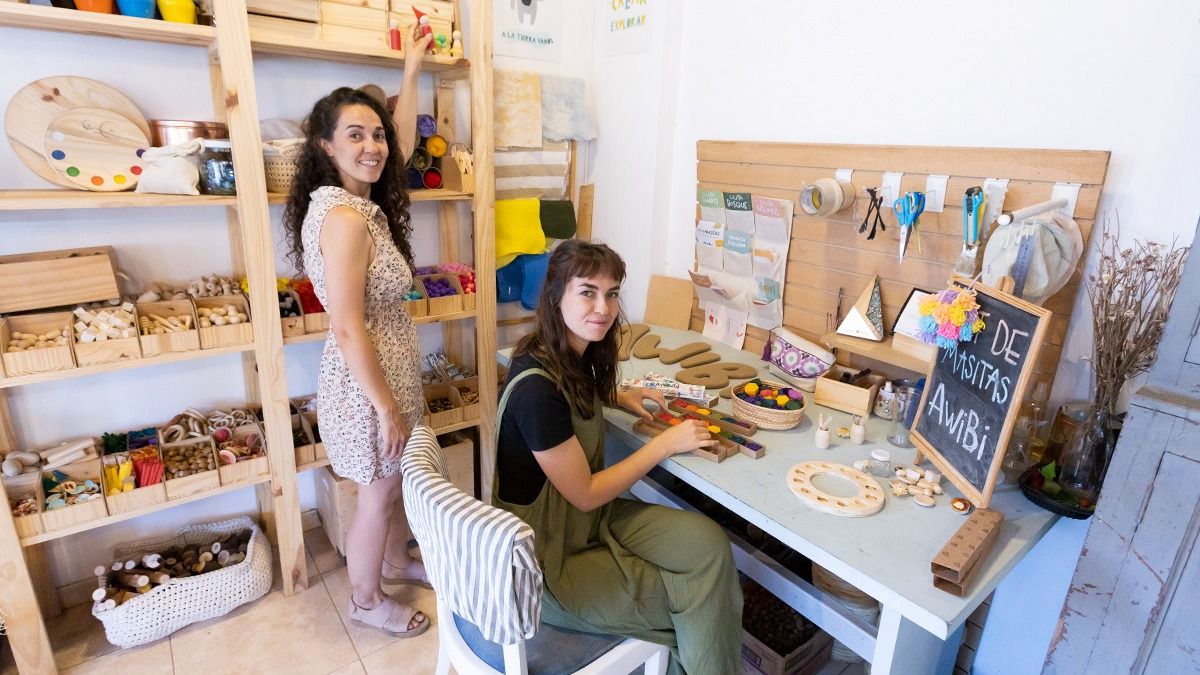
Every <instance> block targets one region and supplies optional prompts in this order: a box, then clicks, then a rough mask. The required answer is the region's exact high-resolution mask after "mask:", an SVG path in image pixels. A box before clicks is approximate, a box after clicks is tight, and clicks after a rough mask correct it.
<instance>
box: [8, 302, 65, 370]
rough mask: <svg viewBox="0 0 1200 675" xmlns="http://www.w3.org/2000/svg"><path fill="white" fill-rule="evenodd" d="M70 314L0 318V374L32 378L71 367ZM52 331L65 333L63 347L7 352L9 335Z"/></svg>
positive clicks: (56, 313) (59, 313) (10, 340)
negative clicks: (1, 371) (0, 368)
mask: <svg viewBox="0 0 1200 675" xmlns="http://www.w3.org/2000/svg"><path fill="white" fill-rule="evenodd" d="M74 318H75V315H74V314H71V313H70V312H50V313H47V314H23V315H18V316H10V317H8V318H6V319H0V351H2V352H3V357H2V359H0V360H3V362H4V373H5V375H7V376H8V377H17V376H18V375H32V374H33V373H45V372H49V371H54V370H70V369H71V368H74V367H75V354H74V353H73V352H72V351H71V341H72V340H73V338H72V337H71V336H72V329H71V319H74ZM52 330H59V331H66V335H67V336H68V337H67V344H66V345H63V346H61V347H46V348H45V349H31V350H29V351H23V352H12V353H9V351H8V345H9V343H10V342H12V334H13V333H36V334H39V335H40V334H43V333H48V332H50V331H52Z"/></svg>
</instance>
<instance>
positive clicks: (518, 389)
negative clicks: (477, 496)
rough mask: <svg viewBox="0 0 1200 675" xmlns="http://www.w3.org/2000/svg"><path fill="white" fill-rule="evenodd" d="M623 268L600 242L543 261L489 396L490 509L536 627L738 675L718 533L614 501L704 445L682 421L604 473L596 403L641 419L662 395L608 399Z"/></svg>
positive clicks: (730, 587) (733, 605) (708, 442)
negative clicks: (614, 640) (526, 585)
mask: <svg viewBox="0 0 1200 675" xmlns="http://www.w3.org/2000/svg"><path fill="white" fill-rule="evenodd" d="M624 278H625V263H624V261H622V260H621V257H620V256H619V255H617V254H616V252H614V251H613V250H612V249H610V248H609V247H607V246H605V245H603V244H590V243H586V242H582V241H579V240H576V239H572V240H568V241H565V242H563V243H562V244H560V245H559V246H558V248H557V249H556V250H555V251H554V254H553V255H552V256H551V257H550V266H549V270H548V272H547V274H546V283H545V286H543V288H542V296H541V300H540V301H539V303H538V308H537V322H536V327H535V328H534V331H533V333H531V334H530V335H528V336H526V337H525V338H523V339H522V340H521V341H520V343H518V344H517V347H516V349H515V350H514V353H513V359H512V363H511V364H510V368H509V379H508V384H507V385H506V387H505V390H504V395H503V396H502V397H501V398H500V410H499V412H498V413H497V416H498V418H499V427H500V428H499V432H498V433H499V439H498V443H497V456H496V479H495V485H494V491H493V494H494V495H495V496H494V498H493V501H494V502H495V504H496V505H497V506H499V507H500V508H503V509H505V510H507V511H510V512H512V513H514V514H516V515H517V516H518V517H519V518H521V519H522V520H524V521H525V522H527V523H529V525H530V527H532V528H533V531H534V548H535V551H536V554H537V558H538V562H540V563H541V565H542V571H543V574H544V580H545V582H544V583H545V585H544V592H543V595H542V619H543V620H544V621H546V622H548V623H550V624H552V625H556V626H562V627H564V628H570V629H574V630H581V631H585V632H591V633H605V634H616V635H625V636H629V637H635V638H638V639H641V640H646V641H648V642H654V643H658V644H664V645H668V646H670V647H672V650H671V661H670V668H671V672H672V673H681V672H686V673H690V674H691V675H729V674H730V673H736V672H738V659H739V656H740V653H741V625H742V620H741V617H742V593H741V590H740V588H739V587H738V579H737V570H736V569H735V568H734V565H733V553H732V550H731V548H730V544H729V538H728V537H727V536H726V535H725V532H724V531H723V530H722V529H721V528H720V527H719V526H718V525H717V524H716V523H714V522H713V521H711V520H709V519H708V518H706V517H704V516H702V515H699V514H695V513H689V512H686V511H679V510H676V509H669V508H666V507H662V506H656V505H650V504H643V503H641V502H636V501H630V500H627V499H619V498H618V495H621V494H623V493H624V492H625V491H626V490H628V489H629V488H630V486H632V485H633V484H634V483H636V482H637V481H638V480H640V479H641V478H642V476H645V475H646V473H647V472H649V471H650V469H652V468H654V467H655V466H656V465H658V464H659V463H660V462H662V461H664V460H666V459H667V458H669V457H671V456H672V455H675V454H678V453H681V452H688V451H690V450H693V449H695V448H700V447H709V446H712V445H714V444H715V443H716V441H714V440H712V438H711V436H710V435H709V433H708V431H706V430H705V428H704V426H703V425H701V424H700V423H699V422H694V421H688V422H684V423H682V424H679V425H677V426H674V427H672V428H671V429H669V430H667V431H666V432H664V433H663V434H661V435H659V436H657V437H655V438H653V439H652V440H651V441H650V442H649V443H647V444H646V445H644V446H642V447H641V448H639V449H638V450H637V451H635V452H634V453H633V454H632V455H630V456H629V457H627V458H626V459H624V460H622V461H620V462H617V463H616V464H614V465H613V466H610V467H608V468H605V466H604V413H603V411H602V410H601V408H602V406H605V405H608V406H612V405H619V406H621V407H622V408H625V409H626V410H628V411H629V412H632V413H634V414H636V415H639V416H642V417H646V418H648V417H650V414H649V413H648V412H647V411H646V408H645V407H644V406H643V403H644V401H645V400H646V399H649V400H652V401H655V402H656V403H658V405H659V408H660V409H665V408H666V407H667V406H666V401H664V400H663V396H662V394H661V393H660V392H657V391H651V390H646V389H638V390H633V391H627V392H618V391H617V346H618V345H617V342H618V338H617V335H618V332H619V328H620V326H619V322H618V318H619V315H620V290H621V288H620V286H621V282H622V281H623V280H624Z"/></svg>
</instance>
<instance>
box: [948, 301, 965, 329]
mask: <svg viewBox="0 0 1200 675" xmlns="http://www.w3.org/2000/svg"><path fill="white" fill-rule="evenodd" d="M966 322H967V313H966V312H964V311H963V308H962V307H959V306H958V305H952V306H951V307H950V323H953V324H954V325H955V326H959V327H961V326H962V325H963V324H964V323H966Z"/></svg>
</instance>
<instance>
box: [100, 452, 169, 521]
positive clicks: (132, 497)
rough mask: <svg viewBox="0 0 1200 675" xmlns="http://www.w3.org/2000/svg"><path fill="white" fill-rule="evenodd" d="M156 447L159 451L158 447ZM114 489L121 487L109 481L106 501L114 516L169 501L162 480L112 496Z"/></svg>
mask: <svg viewBox="0 0 1200 675" xmlns="http://www.w3.org/2000/svg"><path fill="white" fill-rule="evenodd" d="M154 447H155V449H156V450H157V446H154ZM113 456H114V455H108V456H106V457H105V458H104V459H107V458H108V457H113ZM104 459H102V460H101V462H103V461H104ZM160 459H161V458H160ZM102 473H103V472H102ZM114 487H115V488H116V489H118V490H119V489H120V486H113V485H109V484H108V481H107V480H106V481H105V482H104V501H105V502H107V503H108V512H109V513H111V514H112V515H114V516H115V515H117V514H121V513H129V512H130V511H137V510H138V509H144V508H146V507H149V506H154V505H155V504H161V503H163V502H165V501H167V490H166V488H165V487H164V486H163V482H162V481H161V480H160V481H158V482H157V483H155V484H154V485H147V486H145V487H139V488H134V489H133V490H130V491H129V492H117V493H115V494H110V492H111V491H112V490H113V488H114Z"/></svg>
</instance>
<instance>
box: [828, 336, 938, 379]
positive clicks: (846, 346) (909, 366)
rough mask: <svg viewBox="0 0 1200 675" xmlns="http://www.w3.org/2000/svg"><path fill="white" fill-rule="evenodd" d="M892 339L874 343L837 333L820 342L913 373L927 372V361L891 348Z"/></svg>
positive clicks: (831, 347)
mask: <svg viewBox="0 0 1200 675" xmlns="http://www.w3.org/2000/svg"><path fill="white" fill-rule="evenodd" d="M893 339H894V338H890V337H889V338H887V339H886V340H883V341H882V342H876V341H874V340H865V339H863V338H856V337H850V336H848V335H841V334H839V333H826V334H825V335H824V336H823V337H822V338H821V342H822V343H823V344H824V345H825V346H826V347H829V348H830V349H843V350H845V351H847V352H850V353H851V354H858V355H859V356H864V357H866V358H868V359H873V360H875V361H882V362H883V363H890V364H891V365H893V366H898V367H900V368H903V369H905V370H911V371H913V372H914V373H922V374H924V373H926V372H927V371H928V370H929V361H927V360H925V359H922V358H919V357H916V356H913V355H912V354H909V353H908V352H904V351H900V350H899V349H896V348H895V347H893V346H892V340H893Z"/></svg>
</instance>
